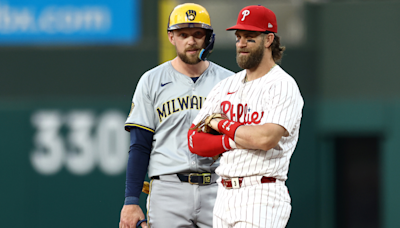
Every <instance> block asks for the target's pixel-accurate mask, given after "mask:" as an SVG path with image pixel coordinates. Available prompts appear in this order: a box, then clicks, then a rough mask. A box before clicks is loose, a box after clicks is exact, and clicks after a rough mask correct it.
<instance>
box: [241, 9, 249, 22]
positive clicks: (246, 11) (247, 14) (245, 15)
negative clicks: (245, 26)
mask: <svg viewBox="0 0 400 228" xmlns="http://www.w3.org/2000/svg"><path fill="white" fill-rule="evenodd" d="M242 15H243V17H242V21H244V19H246V17H247V16H249V15H250V10H244V11H243V12H242Z"/></svg>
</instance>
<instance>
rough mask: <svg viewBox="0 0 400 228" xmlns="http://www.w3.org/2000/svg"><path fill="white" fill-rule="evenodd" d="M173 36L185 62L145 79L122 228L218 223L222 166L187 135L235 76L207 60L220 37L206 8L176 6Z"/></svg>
mask: <svg viewBox="0 0 400 228" xmlns="http://www.w3.org/2000/svg"><path fill="white" fill-rule="evenodd" d="M168 38H169V41H170V42H171V44H173V45H174V46H175V48H176V52H177V57H176V58H174V59H173V60H171V61H168V62H166V63H163V64H161V65H159V66H157V67H155V68H153V69H151V70H149V71H147V72H146V73H145V74H144V75H143V76H142V77H141V78H140V80H139V83H138V85H137V87H136V91H135V94H134V95H133V99H132V109H131V112H130V114H129V117H128V118H127V120H126V124H125V129H126V130H127V131H130V134H131V146H130V151H129V160H128V166H127V174H126V189H125V203H124V206H123V208H122V211H121V216H120V217H121V218H120V224H119V227H120V228H134V227H136V226H141V227H152V228H165V227H182V228H211V227H212V224H213V222H212V218H213V215H212V208H213V207H214V202H215V199H216V195H217V189H218V185H217V183H216V180H217V179H218V175H216V174H215V169H216V167H217V166H218V164H219V163H218V162H216V163H213V159H211V158H206V157H201V156H198V155H195V154H192V153H190V151H189V149H188V146H187V138H186V132H187V131H186V130H187V129H188V128H189V127H190V125H191V123H192V121H193V119H194V118H195V117H196V115H197V114H198V112H199V111H200V109H201V107H202V106H203V104H204V102H205V99H206V96H207V94H208V93H209V92H210V91H211V89H212V88H213V87H214V85H216V84H217V83H218V82H219V81H221V80H222V79H225V78H227V77H228V76H231V75H233V74H234V73H233V72H232V71H230V70H227V69H225V68H223V67H221V66H219V65H217V64H215V63H213V62H210V61H207V60H206V57H207V55H208V53H210V52H211V51H212V48H213V44H214V34H213V28H212V27H211V22H210V16H209V14H208V12H207V11H206V9H205V8H204V7H202V6H200V5H198V4H193V3H185V4H181V5H178V6H177V7H175V8H174V10H173V11H172V12H171V14H170V17H169V23H168ZM147 170H148V176H149V177H150V178H151V179H152V181H151V183H150V192H149V195H148V198H147V220H148V224H146V222H145V221H144V220H145V216H144V214H143V212H142V210H141V208H140V207H139V205H138V204H139V196H140V193H141V190H142V185H143V180H144V178H145V175H146V171H147ZM148 225H149V226H148Z"/></svg>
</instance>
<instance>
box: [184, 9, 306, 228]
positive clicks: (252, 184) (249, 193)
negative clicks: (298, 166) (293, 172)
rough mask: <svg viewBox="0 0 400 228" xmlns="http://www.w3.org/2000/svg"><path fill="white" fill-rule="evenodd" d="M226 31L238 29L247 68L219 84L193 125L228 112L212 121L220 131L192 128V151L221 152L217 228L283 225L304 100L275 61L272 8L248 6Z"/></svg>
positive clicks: (238, 46) (276, 41) (239, 49)
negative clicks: (291, 159) (288, 174)
mask: <svg viewBox="0 0 400 228" xmlns="http://www.w3.org/2000/svg"><path fill="white" fill-rule="evenodd" d="M227 30H236V32H235V35H236V50H237V56H236V60H237V63H238V65H239V66H240V67H241V68H243V69H244V70H243V71H240V72H238V73H237V74H235V75H233V76H231V77H229V78H227V79H224V80H223V81H221V82H220V83H218V84H217V85H216V86H215V87H214V88H213V90H212V91H211V92H210V94H209V95H208V96H207V102H206V103H205V104H204V106H203V108H202V110H201V111H200V113H199V114H198V116H197V117H196V118H195V120H194V121H193V125H192V127H193V126H195V125H197V124H198V123H199V122H200V123H201V121H202V120H203V119H204V117H205V116H208V115H211V116H213V115H212V114H213V113H223V114H225V115H224V116H225V119H224V118H216V119H212V120H211V121H207V122H208V123H209V124H208V125H207V126H209V127H211V128H212V129H214V130H216V131H218V132H219V133H221V135H212V134H209V133H205V132H202V131H200V132H198V131H197V130H196V129H193V130H189V132H188V143H189V148H190V150H191V152H192V153H195V154H198V155H202V156H208V157H210V156H215V155H217V154H222V157H221V160H220V166H219V167H218V168H217V169H216V173H217V174H218V175H219V176H220V177H221V179H219V180H218V181H217V182H218V183H219V188H218V196H217V200H216V203H215V207H214V226H213V227H214V228H233V227H234V228H245V227H246V228H251V227H259V228H260V227H268V228H283V227H285V226H286V224H287V222H288V220H289V216H290V212H291V204H290V202H291V199H290V196H289V192H288V189H287V187H286V185H285V181H286V179H287V173H288V170H289V163H290V158H291V156H292V154H293V152H294V149H295V147H296V144H297V141H298V137H299V128H300V121H301V117H302V109H303V105H304V102H303V98H302V96H301V94H300V90H299V88H298V86H297V83H296V82H295V80H294V79H293V78H292V77H291V76H290V75H289V74H288V73H286V72H285V71H284V70H283V69H282V68H281V67H280V66H279V65H277V64H276V63H277V62H279V61H280V59H281V57H282V54H283V51H284V48H283V47H281V46H280V38H279V37H278V36H277V34H276V33H277V31H278V28H277V22H276V17H275V14H274V13H273V12H272V11H271V10H269V9H267V8H265V7H263V6H259V5H258V6H248V7H245V8H243V9H242V10H241V11H240V13H239V16H238V19H237V24H236V25H235V26H233V27H230V28H228V29H227ZM203 129H204V128H203ZM204 141H207V144H205V143H204Z"/></svg>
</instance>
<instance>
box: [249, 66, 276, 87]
mask: <svg viewBox="0 0 400 228" xmlns="http://www.w3.org/2000/svg"><path fill="white" fill-rule="evenodd" d="M275 66H276V64H274V65H273V66H272V67H271V69H269V71H268V72H267V74H268V73H269V72H270V71H271V70H272V68H274V67H275ZM248 81H249V80H248V79H247V74H246V76H245V77H244V83H246V82H248Z"/></svg>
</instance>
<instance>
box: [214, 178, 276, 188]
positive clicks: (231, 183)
mask: <svg viewBox="0 0 400 228" xmlns="http://www.w3.org/2000/svg"><path fill="white" fill-rule="evenodd" d="M242 182H243V177H236V178H231V179H226V180H225V179H222V180H221V184H222V185H223V186H224V187H225V188H227V189H230V188H240V187H241V186H242ZM275 182H276V178H274V177H262V178H261V183H275Z"/></svg>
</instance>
